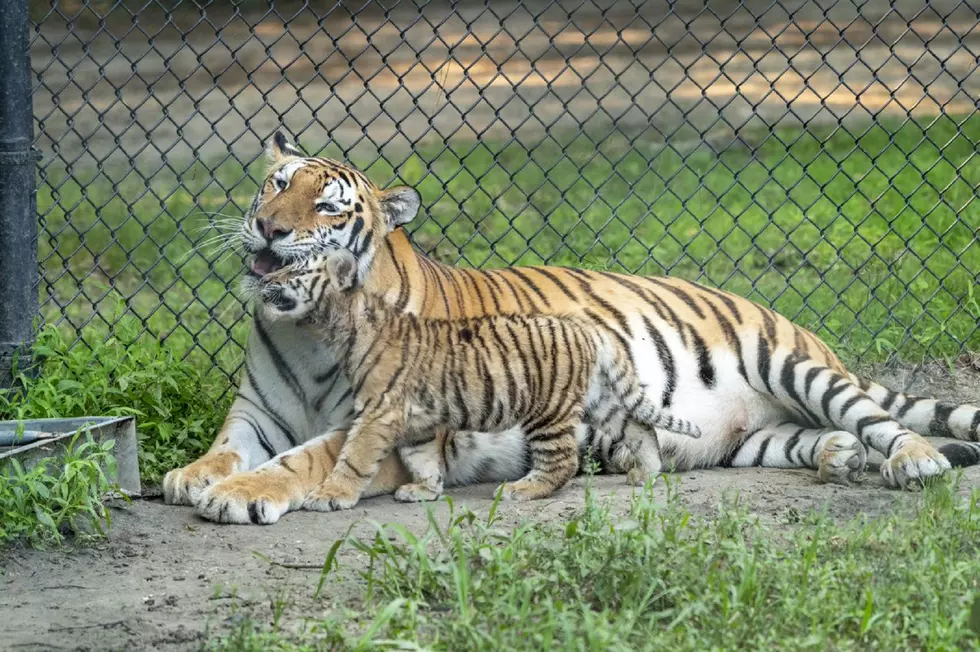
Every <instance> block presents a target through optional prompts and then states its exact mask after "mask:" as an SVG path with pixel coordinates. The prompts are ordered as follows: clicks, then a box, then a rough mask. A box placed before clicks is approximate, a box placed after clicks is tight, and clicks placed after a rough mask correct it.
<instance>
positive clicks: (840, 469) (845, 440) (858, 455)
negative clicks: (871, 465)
mask: <svg viewBox="0 0 980 652" xmlns="http://www.w3.org/2000/svg"><path fill="white" fill-rule="evenodd" d="M817 460H818V465H817V476H818V477H819V478H820V481H821V482H829V483H833V484H842V485H849V484H851V483H852V482H857V481H858V480H859V479H860V478H861V476H862V475H863V474H864V468H865V466H866V465H867V463H868V451H867V449H865V447H864V444H862V443H861V441H860V440H859V439H858V438H857V437H855V436H854V435H852V434H851V433H849V432H844V431H841V432H835V433H833V434H832V435H831V436H830V437H828V438H827V439H826V440H825V441H824V443H823V447H822V448H821V449H820V453H819V455H818V457H817Z"/></svg>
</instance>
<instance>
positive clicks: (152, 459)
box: [0, 316, 230, 483]
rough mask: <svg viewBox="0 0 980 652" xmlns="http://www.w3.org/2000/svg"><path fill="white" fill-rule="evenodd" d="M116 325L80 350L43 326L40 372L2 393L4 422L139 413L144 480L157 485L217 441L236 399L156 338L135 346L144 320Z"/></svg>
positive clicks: (90, 337) (218, 379)
mask: <svg viewBox="0 0 980 652" xmlns="http://www.w3.org/2000/svg"><path fill="white" fill-rule="evenodd" d="M116 324H117V325H116V331H115V337H112V338H110V339H109V340H104V339H102V337H101V336H100V334H97V332H96V331H93V330H89V331H86V333H85V335H86V336H87V337H86V339H85V340H84V341H83V343H82V344H81V345H79V346H75V347H71V346H69V345H70V344H71V340H70V339H66V337H65V336H64V335H63V333H62V332H61V331H60V330H58V329H56V328H53V327H48V328H45V329H44V330H42V331H41V333H40V335H39V337H38V341H37V343H36V344H35V346H34V357H35V360H36V361H37V363H38V365H39V369H38V373H37V374H35V375H26V374H24V375H22V376H21V377H20V383H18V385H17V386H16V389H14V390H0V420H13V419H43V418H48V417H61V418H69V417H86V416H92V417H94V416H124V415H132V416H135V417H136V420H137V424H138V426H139V427H138V433H139V439H140V442H139V444H140V451H139V453H140V470H141V473H142V480H143V482H145V483H154V482H157V481H159V480H160V479H161V478H162V477H163V474H164V473H166V472H167V471H169V470H170V469H173V468H176V467H178V466H182V465H184V464H187V463H189V462H191V461H193V460H194V459H196V458H197V457H198V456H199V455H201V453H203V452H204V451H205V450H206V449H207V447H208V446H209V445H210V444H211V441H212V440H213V439H214V436H215V433H216V432H217V431H218V428H219V427H220V425H221V422H222V420H223V419H224V416H225V413H226V412H227V410H228V407H229V404H230V397H228V396H226V395H225V390H226V389H227V379H226V378H225V377H224V376H223V375H221V374H219V373H215V372H211V373H208V372H206V371H203V370H202V369H201V367H199V366H196V365H194V364H193V363H192V362H190V361H188V360H180V359H179V358H178V357H177V356H175V354H174V352H173V350H172V349H170V348H168V347H166V346H164V345H161V344H160V343H158V342H156V341H155V340H153V339H152V338H143V339H141V340H140V343H139V344H138V345H136V346H128V345H126V344H125V342H127V341H132V340H134V339H136V338H137V336H138V333H139V330H140V324H139V322H138V321H137V320H136V319H135V318H133V317H132V316H123V317H121V318H120V319H119V320H118V321H117V322H116Z"/></svg>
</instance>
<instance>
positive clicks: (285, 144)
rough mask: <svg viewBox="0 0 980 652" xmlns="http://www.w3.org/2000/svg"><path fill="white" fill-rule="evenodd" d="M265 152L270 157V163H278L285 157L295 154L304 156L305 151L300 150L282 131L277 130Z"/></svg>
mask: <svg viewBox="0 0 980 652" xmlns="http://www.w3.org/2000/svg"><path fill="white" fill-rule="evenodd" d="M265 153H266V155H267V156H268V157H269V162H270V163H278V162H280V161H281V160H283V159H284V158H289V157H293V156H303V152H301V151H299V148H298V147H296V145H293V144H292V143H290V142H289V141H288V140H287V139H286V136H285V134H283V133H282V132H281V131H276V133H275V134H273V135H272V140H270V141H269V144H268V145H266V147H265Z"/></svg>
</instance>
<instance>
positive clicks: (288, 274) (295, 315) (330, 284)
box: [256, 249, 359, 321]
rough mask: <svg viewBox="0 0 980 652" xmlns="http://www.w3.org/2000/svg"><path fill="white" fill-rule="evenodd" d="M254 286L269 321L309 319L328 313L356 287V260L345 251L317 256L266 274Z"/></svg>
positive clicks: (339, 250) (340, 250) (351, 254)
mask: <svg viewBox="0 0 980 652" xmlns="http://www.w3.org/2000/svg"><path fill="white" fill-rule="evenodd" d="M256 284H257V288H256V289H257V292H256V293H257V295H258V298H259V299H260V300H261V303H262V308H263V310H264V312H265V314H266V316H268V317H269V318H270V319H272V320H291V321H301V320H304V319H308V318H310V319H312V318H313V315H314V313H315V312H317V311H319V312H322V311H324V310H328V309H329V308H330V307H331V306H333V305H335V304H336V302H337V301H341V300H344V298H346V297H348V296H349V295H350V294H351V292H352V291H353V290H355V289H356V288H357V287H358V285H359V283H358V267H357V258H356V257H355V256H354V254H353V253H351V252H350V251H348V250H346V249H338V250H336V251H332V252H330V253H329V254H317V255H314V256H312V257H311V258H307V259H306V260H304V261H302V262H298V263H292V264H290V265H287V266H285V267H281V268H279V269H277V270H275V271H273V272H269V273H268V274H266V275H265V276H263V277H262V278H261V279H259V280H258V281H256Z"/></svg>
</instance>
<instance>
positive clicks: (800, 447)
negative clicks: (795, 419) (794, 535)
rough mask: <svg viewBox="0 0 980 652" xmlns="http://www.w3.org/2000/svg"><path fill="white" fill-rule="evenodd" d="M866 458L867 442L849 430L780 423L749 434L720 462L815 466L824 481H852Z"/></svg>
mask: <svg viewBox="0 0 980 652" xmlns="http://www.w3.org/2000/svg"><path fill="white" fill-rule="evenodd" d="M867 461H868V455H867V450H866V449H865V447H864V444H862V443H861V442H860V441H858V438H857V437H855V436H854V435H852V434H851V433H849V432H845V431H843V430H834V429H833V428H801V427H799V426H797V425H795V424H792V423H781V424H779V425H775V426H766V427H764V428H762V429H761V430H757V431H756V432H754V433H752V434H751V435H749V436H748V437H747V438H746V439H745V440H744V441H742V442H741V443H740V444H739V445H738V447H737V448H735V450H733V451H732V452H731V453H729V455H728V457H727V458H726V459H725V460H724V461H723V462H722V463H721V466H730V467H747V466H763V467H769V468H776V469H816V470H817V475H818V476H819V477H820V480H822V481H823V482H831V483H834V484H843V485H849V484H851V483H852V482H854V481H856V480H858V479H859V478H860V477H861V475H862V474H863V473H864V468H865V465H866V464H867Z"/></svg>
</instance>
